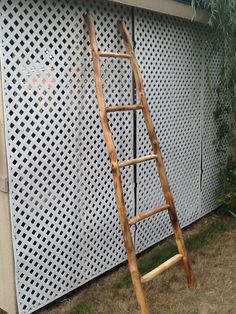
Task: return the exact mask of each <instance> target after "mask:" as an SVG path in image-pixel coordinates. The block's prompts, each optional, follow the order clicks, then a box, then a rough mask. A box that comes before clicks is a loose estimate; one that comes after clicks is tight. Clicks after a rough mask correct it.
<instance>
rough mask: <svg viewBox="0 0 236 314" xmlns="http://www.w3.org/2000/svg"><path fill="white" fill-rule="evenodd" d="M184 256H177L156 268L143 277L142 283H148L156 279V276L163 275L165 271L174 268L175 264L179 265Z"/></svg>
mask: <svg viewBox="0 0 236 314" xmlns="http://www.w3.org/2000/svg"><path fill="white" fill-rule="evenodd" d="M182 258H183V256H182V255H181V254H176V255H174V256H173V257H171V258H170V259H168V260H167V261H166V262H164V263H163V264H161V265H160V266H158V267H156V268H154V269H153V270H151V271H150V272H149V273H147V274H146V275H144V276H142V277H141V282H142V283H146V282H149V281H150V280H152V279H154V278H155V277H156V276H158V275H160V274H161V273H163V272H164V271H165V270H167V269H168V268H170V267H171V266H173V265H174V264H176V263H178V262H179V261H180V260H182Z"/></svg>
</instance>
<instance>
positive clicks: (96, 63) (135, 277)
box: [85, 12, 149, 314]
mask: <svg viewBox="0 0 236 314" xmlns="http://www.w3.org/2000/svg"><path fill="white" fill-rule="evenodd" d="M85 20H86V23H87V26H88V32H89V38H90V46H91V50H92V58H93V68H94V80H95V86H96V93H97V101H98V107H99V116H100V120H101V125H102V130H103V135H104V138H105V141H106V144H107V148H108V154H109V158H110V162H111V168H112V176H113V182H114V189H115V199H116V204H117V208H118V214H119V219H120V224H121V230H122V233H123V237H124V242H125V248H126V252H127V256H128V264H129V269H130V273H131V278H132V282H133V286H134V290H135V294H136V296H137V302H138V304H139V307H140V310H141V313H142V314H149V309H148V305H147V302H146V298H145V295H144V290H143V286H142V283H141V277H140V274H139V271H138V265H137V258H136V254H135V249H134V244H133V240H132V236H131V233H130V226H129V222H128V217H127V214H126V209H125V202H124V196H123V189H122V182H121V172H120V169H119V164H118V160H117V154H116V149H115V145H114V142H113V137H112V134H111V131H110V127H109V122H108V118H107V113H106V106H105V97H104V93H103V87H102V81H101V77H102V76H101V65H100V59H99V52H98V49H97V41H96V34H95V27H94V23H93V19H92V16H91V14H90V13H89V12H88V13H87V14H86V16H85Z"/></svg>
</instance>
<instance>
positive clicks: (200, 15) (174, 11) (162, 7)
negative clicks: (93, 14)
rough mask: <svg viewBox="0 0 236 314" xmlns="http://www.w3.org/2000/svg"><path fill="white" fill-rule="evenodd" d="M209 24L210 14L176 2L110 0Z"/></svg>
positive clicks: (168, 0)
mask: <svg viewBox="0 0 236 314" xmlns="http://www.w3.org/2000/svg"><path fill="white" fill-rule="evenodd" d="M108 1H113V2H118V3H121V4H126V5H130V6H134V7H138V8H142V9H147V10H151V11H156V12H160V13H163V14H168V15H173V16H176V17H181V18H183V19H187V20H193V21H195V22H200V23H204V24H207V22H208V20H209V17H210V14H209V13H208V12H207V11H204V10H197V11H195V10H194V9H193V8H192V7H191V6H190V5H188V4H185V3H181V2H177V1H174V0H108Z"/></svg>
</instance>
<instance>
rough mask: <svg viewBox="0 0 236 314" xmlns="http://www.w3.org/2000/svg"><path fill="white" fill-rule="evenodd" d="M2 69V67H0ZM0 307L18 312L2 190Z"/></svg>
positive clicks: (2, 146)
mask: <svg viewBox="0 0 236 314" xmlns="http://www.w3.org/2000/svg"><path fill="white" fill-rule="evenodd" d="M0 70H1V69H0ZM0 177H2V178H8V171H7V155H6V143H5V129H4V114H3V98H2V80H1V77H0ZM0 223H1V226H0V309H3V310H4V311H6V312H7V313H8V314H16V313H17V305H16V292H15V273H14V258H13V248H12V238H11V215H10V204H9V193H8V191H7V190H6V191H5V192H4V191H1V190H0Z"/></svg>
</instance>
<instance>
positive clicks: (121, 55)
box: [98, 51, 132, 59]
mask: <svg viewBox="0 0 236 314" xmlns="http://www.w3.org/2000/svg"><path fill="white" fill-rule="evenodd" d="M98 54H99V56H100V57H105V58H127V59H130V58H132V54H131V53H122V52H111V51H99V52H98Z"/></svg>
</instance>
